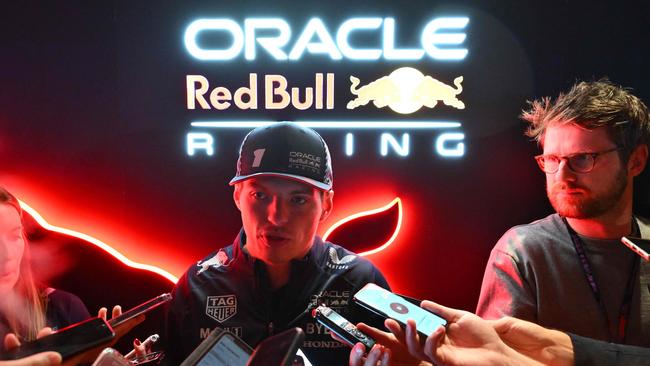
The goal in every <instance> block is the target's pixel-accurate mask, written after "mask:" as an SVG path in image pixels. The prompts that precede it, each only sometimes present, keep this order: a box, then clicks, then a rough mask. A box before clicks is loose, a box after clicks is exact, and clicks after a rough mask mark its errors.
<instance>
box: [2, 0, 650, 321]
mask: <svg viewBox="0 0 650 366" xmlns="http://www.w3.org/2000/svg"><path fill="white" fill-rule="evenodd" d="M584 4H588V5H584ZM641 4H642V3H641V2H621V3H617V4H616V5H614V4H613V3H612V4H609V3H607V4H596V3H583V2H580V3H578V2H569V1H546V2H520V1H512V2H504V1H490V2H485V1H454V2H442V1H441V2H437V1H408V2H387V1H359V2H354V3H353V2H349V1H327V2H322V1H319V2H310V1H301V2H298V3H296V2H272V4H271V3H270V2H260V3H258V4H256V3H254V2H216V1H214V2H209V1H186V2H178V3H172V2H165V1H163V2H161V1H155V2H153V1H143V2H141V1H138V2H131V1H128V2H120V1H115V2H108V1H107V2H42V3H29V2H27V3H20V5H17V4H12V5H6V4H5V5H3V10H2V15H0V18H1V20H2V21H1V22H0V47H1V49H2V51H1V55H2V57H1V59H0V65H1V67H0V185H3V186H6V187H7V188H8V189H9V190H10V191H12V192H14V193H15V194H16V195H18V196H19V198H21V199H22V200H24V201H25V202H27V203H28V204H30V205H31V206H33V207H34V208H35V209H37V210H38V211H39V212H40V213H41V214H42V215H43V216H44V218H45V219H46V220H48V221H49V222H50V223H52V224H54V225H58V226H62V227H66V228H71V229H75V230H77V231H80V232H83V233H86V234H89V235H92V236H94V237H96V238H99V239H101V240H103V241H104V242H106V243H108V244H110V245H112V246H113V247H115V248H116V249H118V250H119V251H121V252H122V253H123V254H125V255H126V256H128V257H129V258H131V259H133V260H136V261H138V262H143V263H148V264H153V265H156V266H159V267H161V268H163V269H166V270H168V271H169V272H171V273H173V274H174V275H176V276H180V275H181V274H182V272H183V271H184V270H185V269H186V268H187V267H188V266H189V265H191V264H192V263H195V261H196V260H198V259H200V258H202V257H203V256H204V255H206V254H207V253H208V252H210V251H212V250H214V249H216V248H218V247H221V246H224V245H226V244H228V243H229V242H230V241H231V240H232V239H233V238H234V236H235V235H236V233H237V231H238V230H239V228H240V219H239V214H238V212H237V210H236V208H235V206H234V204H233V203H232V199H231V195H232V192H231V188H230V187H228V185H227V182H228V180H229V179H230V178H231V177H232V175H233V174H234V171H235V161H236V156H237V149H238V146H239V142H240V141H241V139H242V138H243V136H244V135H245V133H246V132H247V131H246V130H244V129H241V130H232V131H227V132H224V131H222V130H201V129H197V128H192V127H191V126H190V121H193V120H200V119H203V120H219V119H223V120H225V119H238V120H240V119H241V120H246V119H250V120H309V119H319V120H323V119H328V120H350V119H354V120H364V119H366V120H370V119H383V120H408V119H417V120H423V119H432V120H445V119H450V120H455V121H458V122H461V123H462V128H461V129H462V131H463V132H464V133H465V135H466V137H465V145H466V154H465V156H463V157H461V158H456V159H449V158H443V157H440V156H439V155H437V154H435V153H433V152H432V151H433V141H434V138H435V136H436V134H437V133H438V132H436V131H434V132H431V131H406V132H409V133H410V134H411V140H412V141H411V142H412V145H411V149H412V151H411V155H410V156H408V157H398V156H395V155H394V154H393V155H389V156H386V157H381V156H380V155H379V153H378V150H379V135H380V131H363V132H359V131H348V130H345V129H343V130H340V131H332V130H321V131H319V132H321V134H322V135H323V137H324V138H325V140H326V141H328V143H329V146H330V151H331V152H332V159H333V165H334V177H335V184H334V187H335V192H336V197H335V210H334V214H333V215H332V217H331V218H330V219H328V221H327V222H326V223H325V224H324V225H323V227H322V228H321V231H320V232H321V233H322V232H324V231H325V229H326V228H328V227H329V226H331V225H332V224H334V223H335V222H336V221H337V220H338V219H341V218H343V217H346V216H348V215H351V214H353V213H356V212H359V211H364V210H369V209H373V208H377V207H380V206H383V205H385V204H387V203H389V202H390V201H391V200H392V199H393V198H395V197H400V198H401V199H402V201H403V205H404V225H403V228H402V231H401V232H400V233H399V235H398V237H397V240H396V241H395V242H394V244H393V245H392V246H391V247H389V248H388V249H386V250H384V251H383V252H380V253H378V254H373V255H370V256H369V257H368V258H369V259H370V260H372V261H373V262H375V263H376V264H377V265H378V266H379V268H380V269H381V270H382V271H383V272H384V274H385V275H386V277H387V278H388V280H389V282H391V284H392V286H393V287H394V288H395V290H397V291H398V292H401V293H404V294H407V295H409V296H412V297H418V298H427V299H432V300H435V301H438V302H441V303H444V304H447V305H450V306H455V307H460V308H464V309H467V310H473V309H474V307H475V304H476V300H477V297H478V293H479V289H480V284H481V278H482V275H483V269H484V265H485V263H486V261H487V258H488V255H489V251H490V249H491V248H492V246H493V245H494V243H495V242H496V240H497V239H498V238H499V236H500V235H501V234H502V233H503V232H504V231H505V230H507V229H508V228H509V227H510V226H513V225H516V224H521V223H526V222H530V221H532V220H534V219H536V218H540V217H542V216H545V215H546V214H549V213H551V212H552V210H551V208H550V206H549V205H548V203H547V201H546V198H545V194H544V176H543V174H542V173H541V172H540V171H538V168H537V166H536V164H535V162H534V160H533V158H532V156H533V155H535V154H537V153H538V149H537V147H536V145H535V143H533V142H531V141H529V139H528V138H526V137H523V130H524V129H525V125H524V123H523V122H521V121H519V120H518V118H517V116H518V114H519V112H520V110H521V108H523V107H525V106H526V100H529V99H534V98H538V97H542V96H546V95H552V96H555V95H557V94H558V92H560V91H563V90H566V89H568V88H569V87H570V86H571V85H572V84H573V83H574V82H575V81H576V80H585V79H587V80H592V79H598V78H600V77H603V76H608V77H609V78H610V79H611V80H613V81H614V82H616V83H618V84H621V85H624V86H627V87H631V88H633V90H634V93H635V94H636V95H637V96H639V97H641V98H642V99H644V100H645V101H646V102H648V101H650V86H649V85H648V80H650V72H649V71H648V66H647V65H648V64H650V58H649V57H648V33H650V31H649V30H648V24H650V23H649V21H650V19H649V15H648V14H650V13H649V12H648V8H647V5H641ZM446 15H465V16H468V17H469V18H470V23H469V25H468V27H467V29H466V32H467V40H466V41H465V47H466V48H468V49H469V54H468V56H467V58H466V59H465V60H464V61H460V62H440V61H436V60H432V59H430V58H426V56H425V58H424V59H423V60H421V61H418V62H413V63H412V62H391V61H384V60H379V61H376V62H355V61H349V60H341V61H337V62H334V61H331V60H329V59H328V58H325V57H323V56H309V55H305V56H304V57H303V59H302V60H301V61H300V62H291V61H288V62H278V61H274V60H270V59H269V58H268V57H266V56H265V55H264V53H263V52H261V51H260V49H259V48H258V59H257V60H256V61H255V62H247V61H245V60H244V59H243V55H242V56H240V57H239V58H237V59H236V60H233V61H231V62H202V61H198V60H195V59H193V58H192V57H191V56H190V55H189V54H188V53H187V52H186V50H185V48H184V46H183V43H182V36H183V32H184V30H185V28H186V27H187V25H188V24H189V23H190V22H191V21H192V20H194V19H196V18H198V17H206V18H208V17H225V18H231V19H233V20H235V21H237V22H238V23H239V24H243V20H244V19H245V18H247V17H261V16H268V17H271V16H275V17H281V18H283V19H285V20H287V22H289V24H290V25H291V27H292V30H293V37H292V40H295V38H296V37H297V35H298V34H299V33H300V32H301V31H302V29H303V27H304V25H305V24H306V23H307V21H308V20H309V19H310V18H311V17H314V16H318V17H320V18H321V19H322V20H323V22H324V23H325V24H326V25H327V26H328V29H329V30H330V32H331V33H333V34H335V31H336V29H337V28H338V26H339V25H340V24H341V23H342V22H343V21H344V20H347V19H349V18H351V17H358V16H376V17H388V16H392V17H394V18H395V20H396V24H397V33H398V41H397V44H398V46H400V47H407V46H416V45H417V44H418V40H419V35H420V32H421V29H422V27H423V26H424V25H425V24H426V22H428V21H429V20H430V19H431V18H434V17H438V16H446ZM372 40H373V39H372V37H369V40H368V41H369V42H372ZM290 45H293V43H292V42H291V43H290ZM402 66H411V67H415V68H417V69H419V70H420V71H422V72H423V73H424V74H425V75H432V76H433V77H435V78H437V79H438V80H441V81H443V82H445V83H447V84H450V85H451V84H452V81H453V79H454V78H455V77H456V76H459V75H463V76H464V81H463V88H464V91H463V93H462V94H460V96H459V98H460V99H461V100H463V101H464V102H465V104H466V105H467V108H466V109H465V110H456V109H453V108H451V107H447V106H444V105H439V106H437V107H436V108H434V109H428V108H422V109H421V110H420V111H418V112H416V113H414V114H413V115H398V114H395V113H393V112H392V111H391V110H389V109H388V108H384V109H377V108H375V107H374V106H372V105H367V106H364V107H359V108H357V109H355V110H347V109H345V104H346V103H347V102H348V101H349V100H351V99H352V95H351V94H350V93H349V81H348V76H349V75H355V76H357V77H359V78H360V79H361V85H365V84H367V83H369V82H371V81H373V80H376V79H378V78H380V77H381V76H385V75H388V74H389V73H390V72H392V71H393V70H395V69H397V68H399V67H402ZM250 72H256V73H257V74H258V78H259V83H260V92H261V89H262V85H261V84H262V80H263V75H265V74H271V73H272V74H282V75H284V76H285V77H286V78H287V79H288V80H289V83H290V86H303V87H304V86H308V85H309V84H310V83H313V77H314V73H316V72H322V73H327V72H333V73H335V74H336V102H335V105H336V108H335V110H333V111H315V110H308V111H297V110H295V109H293V108H291V107H289V108H287V109H286V110H281V111H266V110H264V108H263V105H262V104H263V103H262V102H263V94H260V105H261V108H259V109H258V110H256V111H243V112H242V111H239V110H237V109H235V108H234V107H231V108H230V109H228V110H226V111H215V110H212V111H203V110H195V111H187V110H186V106H185V76H186V75H188V74H201V75H204V76H206V77H207V78H208V79H209V80H210V83H211V87H213V86H215V85H217V84H218V85H221V86H227V87H229V89H230V90H231V91H233V92H234V90H235V89H236V88H238V87H240V86H242V85H245V84H246V83H247V82H248V74H249V73H250ZM188 132H209V133H211V134H212V135H213V136H214V137H215V140H216V144H217V147H216V154H215V156H212V157H207V156H202V155H198V156H194V157H190V156H187V154H186V152H185V135H186V133H188ZM346 132H354V133H355V139H356V141H357V145H356V147H355V149H356V151H355V155H354V156H352V157H347V156H345V154H344V153H343V151H344V149H343V146H344V145H343V141H344V140H343V139H344V135H345V133H346ZM395 135H396V136H400V135H401V132H399V133H398V132H395ZM647 176H648V174H647V173H646V174H645V175H644V176H643V177H641V179H640V181H639V182H638V183H637V190H638V191H639V194H638V195H637V201H638V202H637V205H641V206H642V205H645V206H648V205H649V203H650V198H649V197H648V196H649V193H648V189H647V188H646V187H647V186H648V182H649V179H648V177H647ZM358 235H359V240H360V241H361V240H363V238H364V234H363V233H362V232H361V233H358ZM52 265H57V262H56V260H52ZM111 269H112V270H113V268H111ZM96 270H97V271H102V270H104V269H103V268H96ZM106 270H108V269H106ZM81 278H83V277H81ZM98 285H101V284H98ZM128 285H129V286H137V284H128ZM79 295H81V296H82V297H83V294H79ZM119 301H120V300H119V299H118V300H116V302H119ZM91 311H94V309H91Z"/></svg>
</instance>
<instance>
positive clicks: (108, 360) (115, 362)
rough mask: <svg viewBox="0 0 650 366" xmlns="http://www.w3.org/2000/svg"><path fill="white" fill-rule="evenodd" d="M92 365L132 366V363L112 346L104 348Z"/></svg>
mask: <svg viewBox="0 0 650 366" xmlns="http://www.w3.org/2000/svg"><path fill="white" fill-rule="evenodd" d="M91 366H131V363H130V362H129V361H128V360H127V359H126V358H124V356H122V355H121V354H120V353H119V352H117V351H116V350H114V349H112V348H104V350H103V351H102V353H100V354H99V356H97V359H96V360H95V362H93V364H92V365H91Z"/></svg>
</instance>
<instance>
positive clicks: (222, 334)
mask: <svg viewBox="0 0 650 366" xmlns="http://www.w3.org/2000/svg"><path fill="white" fill-rule="evenodd" d="M252 351H253V350H252V349H251V348H250V347H249V346H248V345H247V344H246V343H245V342H244V341H242V340H241V339H239V338H238V337H237V336H235V335H234V334H232V333H228V332H227V331H224V330H223V329H220V328H215V329H213V330H212V332H211V333H210V335H209V336H208V338H206V339H205V340H203V342H201V344H199V345H198V347H196V348H195V349H194V351H192V353H191V354H190V355H189V356H187V358H186V359H185V360H184V361H183V363H181V366H230V365H232V366H245V365H246V362H247V361H248V358H249V357H250V355H251V352H252Z"/></svg>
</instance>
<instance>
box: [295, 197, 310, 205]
mask: <svg viewBox="0 0 650 366" xmlns="http://www.w3.org/2000/svg"><path fill="white" fill-rule="evenodd" d="M291 200H292V201H293V203H296V204H299V205H304V204H305V203H307V199H306V198H305V197H293V198H292V199H291Z"/></svg>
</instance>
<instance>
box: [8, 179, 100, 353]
mask: <svg viewBox="0 0 650 366" xmlns="http://www.w3.org/2000/svg"><path fill="white" fill-rule="evenodd" d="M89 317H90V314H89V313H88V309H86V306H85V305H84V304H83V303H82V302H81V300H80V299H79V298H78V297H76V296H75V295H72V294H70V293H67V292H64V291H60V290H55V289H52V288H47V287H43V286H39V285H38V284H37V283H36V281H35V279H34V277H33V274H32V270H31V267H30V252H29V244H28V242H27V239H26V237H25V232H24V229H23V225H22V209H21V208H20V204H19V203H18V200H17V199H16V198H15V197H14V196H12V195H11V194H10V193H9V192H7V190H5V189H4V188H2V187H0V352H1V351H3V350H4V342H3V341H2V340H4V338H5V335H6V334H8V333H14V334H16V335H17V336H18V338H19V339H21V340H33V339H35V338H36V335H37V333H38V332H39V330H41V329H42V328H43V327H46V326H47V327H52V328H54V329H57V328H62V327H65V326H67V325H70V324H74V323H77V322H79V321H82V320H85V319H87V318H89Z"/></svg>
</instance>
